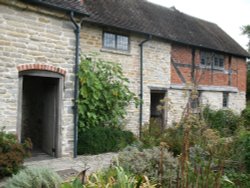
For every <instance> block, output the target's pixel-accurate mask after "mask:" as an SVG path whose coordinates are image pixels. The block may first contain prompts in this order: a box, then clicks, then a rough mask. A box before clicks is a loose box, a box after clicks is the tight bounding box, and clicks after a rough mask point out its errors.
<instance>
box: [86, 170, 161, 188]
mask: <svg viewBox="0 0 250 188" xmlns="http://www.w3.org/2000/svg"><path fill="white" fill-rule="evenodd" d="M83 187H84V188H99V187H105V188H139V187H140V188H154V187H156V185H152V184H151V183H150V182H149V180H148V178H147V177H146V176H135V175H133V174H130V173H128V172H127V171H125V170H124V169H123V168H122V167H120V166H115V167H112V168H110V169H108V170H105V171H100V172H98V173H93V174H91V175H90V176H89V177H88V178H87V181H86V184H85V185H84V186H83Z"/></svg>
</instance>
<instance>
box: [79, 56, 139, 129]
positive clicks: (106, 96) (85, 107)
mask: <svg viewBox="0 0 250 188" xmlns="http://www.w3.org/2000/svg"><path fill="white" fill-rule="evenodd" d="M78 77H79V82H80V84H79V85H80V90H79V100H78V111H79V131H80V132H83V131H84V130H86V129H88V128H93V127H96V126H113V127H116V126H119V125H121V124H122V119H123V118H124V117H125V115H126V107H127V106H128V105H129V104H130V102H135V103H136V104H138V100H137V97H136V96H135V94H134V93H132V92H131V91H130V90H129V88H128V83H129V81H128V79H127V78H125V76H124V75H123V73H122V68H121V66H120V65H119V64H117V63H112V62H107V61H103V60H100V59H96V58H94V57H92V58H85V59H82V61H81V64H80V69H79V73H78Z"/></svg>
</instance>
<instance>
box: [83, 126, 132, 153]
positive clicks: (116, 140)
mask: <svg viewBox="0 0 250 188" xmlns="http://www.w3.org/2000/svg"><path fill="white" fill-rule="evenodd" d="M134 141H135V137H134V135H133V133H132V132H130V131H124V130H121V129H120V128H112V127H93V128H91V129H87V130H86V131H84V132H80V133H79V135H78V154H79V155H81V154H98V153H104V152H115V151H119V150H120V149H122V148H124V147H126V146H127V145H129V144H132V143H133V142H134Z"/></svg>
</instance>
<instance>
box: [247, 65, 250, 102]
mask: <svg viewBox="0 0 250 188" xmlns="http://www.w3.org/2000/svg"><path fill="white" fill-rule="evenodd" d="M249 63H250V62H248V64H249ZM248 66H249V65H248ZM247 68H248V67H247ZM246 98H247V101H248V102H249V100H250V70H248V71H247V91H246ZM247 106H249V105H247Z"/></svg>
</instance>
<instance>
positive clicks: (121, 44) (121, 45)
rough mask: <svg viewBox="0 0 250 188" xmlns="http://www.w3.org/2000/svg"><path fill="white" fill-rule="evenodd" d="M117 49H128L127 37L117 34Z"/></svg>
mask: <svg viewBox="0 0 250 188" xmlns="http://www.w3.org/2000/svg"><path fill="white" fill-rule="evenodd" d="M117 49H118V50H128V37H126V36H122V35H117Z"/></svg>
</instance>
